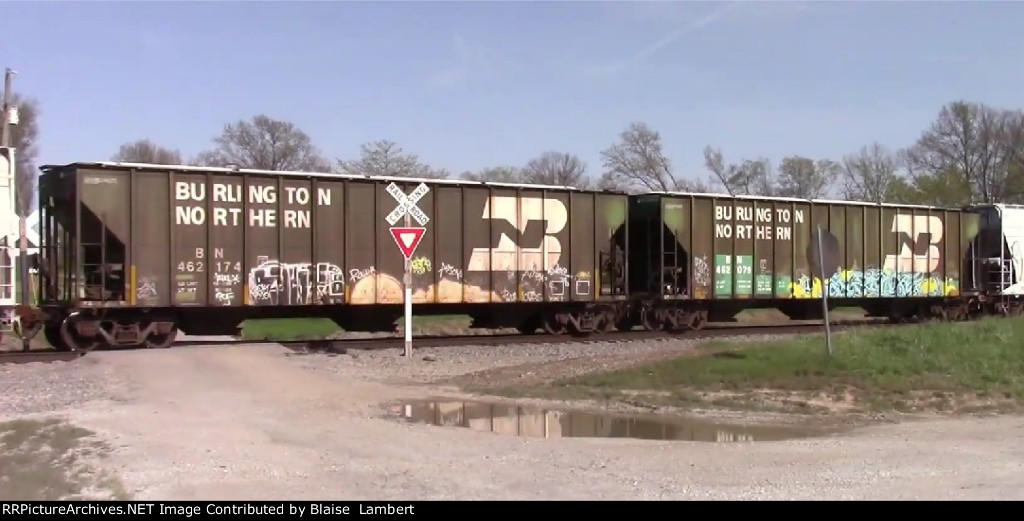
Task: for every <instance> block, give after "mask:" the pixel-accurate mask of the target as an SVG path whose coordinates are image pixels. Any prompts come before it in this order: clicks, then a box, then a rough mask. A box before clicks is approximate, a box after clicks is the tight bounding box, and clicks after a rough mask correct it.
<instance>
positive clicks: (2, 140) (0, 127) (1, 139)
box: [0, 68, 16, 147]
mask: <svg viewBox="0 0 1024 521" xmlns="http://www.w3.org/2000/svg"><path fill="white" fill-rule="evenodd" d="M15 74H16V73H15V72H14V71H12V70H11V69H10V68H7V69H6V70H5V71H4V105H3V114H0V116H2V117H3V124H0V131H2V132H3V133H2V134H0V146H5V147H9V146H11V129H10V125H8V124H7V121H8V119H7V118H8V117H9V116H10V112H11V81H12V80H13V79H14V75H15Z"/></svg>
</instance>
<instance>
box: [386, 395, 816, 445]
mask: <svg viewBox="0 0 1024 521" xmlns="http://www.w3.org/2000/svg"><path fill="white" fill-rule="evenodd" d="M393 412H394V413H396V414H397V415H399V416H401V417H402V418H403V419H405V420H407V421H411V422H417V423H429V424H432V425H437V426H442V427H462V428H468V429H472V430H475V431H484V432H494V433H498V434H505V435H511V436H524V437H538V438H636V439H645V440H678V441H706V442H742V441H778V440H788V439H796V438H808V437H813V436H820V435H822V433H821V432H819V431H816V430H811V429H800V428H797V427H775V426H738V425H729V424H718V423H714V422H708V421H700V420H693V419H688V418H667V417H662V416H653V415H646V416H641V415H633V416H629V415H622V414H618V415H615V414H602V413H592V412H583V411H565V410H548V409H540V408H533V407H525V406H521V405H514V404H496V403H487V402H475V401H443V400H429V401H419V402H410V403H405V404H402V405H399V406H398V407H396V408H395V409H394V410H393Z"/></svg>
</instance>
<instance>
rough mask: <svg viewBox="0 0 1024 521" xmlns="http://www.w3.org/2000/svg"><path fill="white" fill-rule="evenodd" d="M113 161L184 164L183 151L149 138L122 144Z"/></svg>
mask: <svg viewBox="0 0 1024 521" xmlns="http://www.w3.org/2000/svg"><path fill="white" fill-rule="evenodd" d="M111 161H121V162H124V163H153V164H158V165H180V164H182V159H181V152H179V151H177V150H171V149H169V148H164V147H162V146H160V145H157V144H156V143H153V142H152V141H150V140H148V139H140V140H138V141H132V142H131V143H125V144H123V145H121V147H120V148H119V149H118V151H117V153H116V154H114V156H113V157H112V158H111Z"/></svg>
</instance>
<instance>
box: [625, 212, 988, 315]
mask: <svg viewBox="0 0 1024 521" xmlns="http://www.w3.org/2000/svg"><path fill="white" fill-rule="evenodd" d="M980 215H981V214H980V213H979V212H978V211H974V210H970V209H956V208H935V207H925V206H909V205H890V204H873V203H861V202H856V201H826V200H806V199H791V198H780V197H753V196H724V195H717V194H686V193H648V194H642V195H637V196H634V197H631V199H630V211H629V225H628V226H629V234H628V235H629V241H630V247H629V253H628V259H627V266H628V273H629V280H630V285H629V292H630V294H631V296H632V297H633V298H634V300H639V301H640V304H639V305H637V306H634V308H633V313H632V314H631V319H632V320H631V322H632V323H639V324H641V325H642V326H643V327H644V328H645V329H662V328H666V327H668V328H699V327H701V326H702V325H703V324H704V323H706V322H708V321H716V322H719V321H729V320H732V319H733V318H734V317H735V316H736V315H737V314H738V313H740V312H742V311H744V310H747V309H753V308H775V309H778V310H779V311H781V312H783V313H784V314H786V315H787V316H788V317H790V318H791V319H794V320H804V319H816V318H821V317H822V314H823V310H822V306H821V300H820V299H821V297H822V294H823V293H824V292H827V297H828V301H829V304H830V306H829V307H832V308H834V307H838V306H842V307H847V306H848V307H861V308H863V309H864V310H865V311H867V313H868V314H869V315H870V316H882V317H890V318H893V319H905V318H910V317H922V316H936V315H937V316H952V317H959V316H960V315H961V314H965V313H967V312H968V310H969V308H970V305H971V302H970V301H971V298H973V297H972V296H974V295H976V294H978V293H979V291H980V290H981V289H982V287H981V284H979V282H980V280H981V278H979V277H978V276H977V275H978V273H980V272H979V271H977V269H978V268H979V267H978V266H976V265H975V262H974V261H973V259H974V255H975V252H976V248H977V247H978V245H979V244H980V243H979V239H980V238H979V231H980V225H981V219H980ZM997 235H998V234H997ZM987 239H988V240H989V241H993V240H996V236H992V237H987ZM819 243H820V249H819ZM993 244H995V243H993ZM823 280H824V281H825V283H824V284H823V282H822V281H823ZM965 294H966V295H967V297H963V295H965Z"/></svg>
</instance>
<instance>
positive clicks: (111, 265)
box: [39, 163, 628, 350]
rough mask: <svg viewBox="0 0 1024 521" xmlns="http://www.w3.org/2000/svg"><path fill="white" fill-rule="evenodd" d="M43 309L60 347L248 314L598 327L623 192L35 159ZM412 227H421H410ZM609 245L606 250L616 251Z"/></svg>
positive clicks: (618, 267) (348, 326)
mask: <svg viewBox="0 0 1024 521" xmlns="http://www.w3.org/2000/svg"><path fill="white" fill-rule="evenodd" d="M42 171H43V174H42V175H41V177H40V180H39V193H40V206H41V212H40V214H41V220H42V223H41V226H40V229H41V235H42V237H44V239H43V246H42V256H43V261H42V263H41V265H40V274H41V277H40V294H41V302H40V305H41V307H42V309H43V310H44V312H45V313H46V314H47V315H48V316H49V317H50V318H49V319H48V320H47V321H46V325H45V327H44V332H45V336H46V338H47V339H48V341H49V342H50V343H51V344H53V345H55V346H59V347H61V348H67V349H84V350H88V349H93V348H95V347H97V346H101V345H138V346H142V345H146V346H150V347H165V346H169V345H170V344H171V342H173V340H174V337H175V334H176V332H177V331H182V332H184V333H186V334H196V335H200V334H235V333H237V328H238V326H239V324H240V323H241V322H242V321H244V320H246V319H251V318H282V317H326V318H330V319H333V320H334V321H335V322H337V323H338V325H339V326H341V327H342V328H344V329H345V330H348V331H382V330H393V329H394V327H395V322H396V320H397V319H398V318H399V317H401V316H402V313H403V304H404V284H403V282H404V279H405V273H406V272H405V257H404V256H403V254H402V251H401V250H400V248H399V244H398V242H397V240H396V237H397V235H393V234H392V232H391V228H393V227H404V226H405V225H406V223H407V222H409V220H407V219H406V218H405V217H406V215H405V214H404V213H403V212H402V210H407V211H408V214H409V215H410V216H411V217H413V218H415V219H411V224H412V225H413V226H418V227H422V228H424V229H425V231H424V234H423V235H422V238H421V240H420V242H419V244H418V246H417V248H416V249H415V251H414V253H413V254H412V257H411V262H410V272H411V273H410V274H411V277H410V278H411V290H412V301H413V304H414V308H415V313H416V314H418V315H423V314H466V315H470V316H471V317H472V318H473V321H474V322H473V326H474V327H517V328H520V329H521V330H522V331H524V332H528V331H531V330H536V329H539V328H545V329H547V330H549V331H552V332H557V331H563V330H566V329H567V328H569V329H572V330H574V331H579V332H587V331H593V330H595V329H596V328H598V327H601V325H602V324H604V323H607V322H610V321H612V319H611V318H608V317H609V316H610V315H609V314H610V313H612V312H613V311H614V309H615V308H614V307H613V306H610V305H605V303H614V302H616V301H619V300H624V299H625V298H626V286H625V280H624V279H623V277H622V276H623V274H624V271H625V269H624V264H623V263H624V260H625V257H624V252H623V251H620V250H616V249H615V244H614V242H613V234H614V233H615V231H616V230H619V229H621V228H622V226H623V225H624V224H625V223H626V219H627V208H628V200H627V196H626V195H624V194H615V193H601V192H595V191H585V190H578V189H574V188H567V187H553V186H530V185H513V184H501V183H477V182H468V181H447V180H422V181H420V180H411V179H408V178H369V177H361V176H348V175H339V174H311V173H290V172H268V171H256V170H233V169H217V168H198V167H186V166H167V165H146V164H126V163H75V164H70V165H62V166H45V167H42ZM417 219H419V220H417ZM616 253H617V254H618V255H616Z"/></svg>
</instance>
